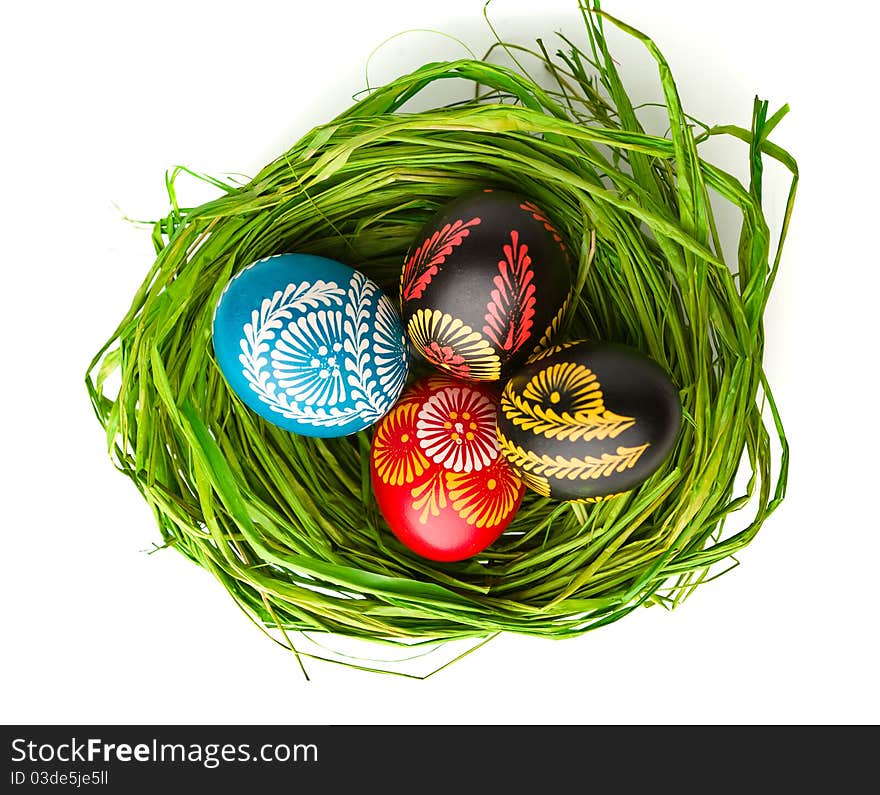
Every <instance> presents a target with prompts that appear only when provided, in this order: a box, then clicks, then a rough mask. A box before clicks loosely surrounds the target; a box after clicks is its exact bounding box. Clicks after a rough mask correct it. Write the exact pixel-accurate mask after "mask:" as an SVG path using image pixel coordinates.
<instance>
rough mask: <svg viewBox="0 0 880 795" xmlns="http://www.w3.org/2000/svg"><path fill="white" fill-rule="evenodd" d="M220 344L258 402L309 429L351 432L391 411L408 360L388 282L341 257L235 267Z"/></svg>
mask: <svg viewBox="0 0 880 795" xmlns="http://www.w3.org/2000/svg"><path fill="white" fill-rule="evenodd" d="M213 337H214V352H215V356H216V358H217V363H218V364H219V366H220V369H221V371H222V372H223V375H224V376H225V378H226V380H227V382H228V383H229V385H230V387H231V388H232V389H233V391H234V392H235V393H236V394H237V395H238V396H239V397H240V398H241V399H242V400H243V401H244V402H245V403H246V404H247V405H248V406H249V407H250V408H252V409H253V410H254V411H256V412H257V413H258V414H259V415H260V416H262V417H263V418H265V419H267V420H269V421H270V422H272V423H274V424H276V425H279V426H280V427H282V428H285V429H286V430H289V431H293V432H294V433H300V434H303V435H306V436H324V437H327V436H345V435H348V434H350V433H355V432H357V431H360V430H363V429H364V428H366V427H368V426H369V425H372V424H373V423H374V422H376V421H377V420H378V419H379V418H380V417H382V416H383V415H384V414H385V413H386V412H387V411H388V410H389V409H390V408H391V406H392V405H394V402H395V401H396V400H397V398H398V397H399V396H400V393H401V391H402V390H403V386H404V384H405V382H406V376H407V372H408V369H409V362H408V357H407V345H406V338H405V335H404V331H403V326H402V325H401V322H400V318H399V317H398V315H397V312H396V311H395V309H394V306H393V304H392V303H391V301H390V300H389V298H388V296H387V295H385V294H384V293H383V292H382V291H381V290H380V289H379V286H378V285H377V284H376V283H375V282H374V281H373V280H372V279H369V278H367V277H366V276H364V275H363V274H362V273H360V272H358V271H355V270H353V269H352V268H349V267H348V266H346V265H343V264H342V263H340V262H336V261H334V260H330V259H327V258H325V257H318V256H314V255H311V254H279V255H275V256H272V257H267V258H265V259H262V260H259V261H257V262H255V263H254V264H253V265H249V266H248V267H247V268H245V269H244V270H243V271H242V272H241V273H239V274H238V275H237V276H235V277H234V278H233V279H232V280H231V281H230V283H229V284H228V285H227V287H226V289H225V290H224V291H223V294H222V295H221V297H220V300H219V302H218V304H217V309H216V311H215V313H214V323H213Z"/></svg>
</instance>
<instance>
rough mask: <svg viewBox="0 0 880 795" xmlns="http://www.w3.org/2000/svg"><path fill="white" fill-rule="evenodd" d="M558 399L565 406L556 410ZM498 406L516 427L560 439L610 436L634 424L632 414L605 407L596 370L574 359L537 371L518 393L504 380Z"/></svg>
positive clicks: (603, 437)
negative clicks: (565, 407)
mask: <svg viewBox="0 0 880 795" xmlns="http://www.w3.org/2000/svg"><path fill="white" fill-rule="evenodd" d="M560 403H562V404H565V405H567V407H568V410H564V411H558V410H557V409H556V408H555V406H556V405H557V404H560ZM501 410H502V412H504V416H505V418H506V419H508V420H509V421H510V422H512V423H513V424H514V425H516V426H517V427H518V428H522V429H523V430H526V431H531V432H532V433H534V434H538V435H540V434H543V435H544V436H545V437H547V438H548V439H559V440H561V441H566V440H567V441H571V442H576V441H579V440H581V439H583V440H584V441H591V440H593V439H609V438H610V439H614V438H616V437H617V436H618V435H619V434H621V433H623V431H625V430H627V429H628V428H632V427H633V426H634V425H635V424H636V421H635V419H634V418H633V417H624V416H621V415H620V414H615V413H614V412H613V411H610V410H608V409H606V408H605V402H604V398H603V396H602V387H601V384H600V383H599V380H598V379H597V378H596V374H595V373H593V371H592V370H590V369H589V368H588V367H585V366H584V365H582V364H575V363H574V362H562V363H559V364H554V365H551V366H549V367H546V368H545V369H543V370H541V371H539V372H538V373H537V374H535V375H534V376H532V378H530V379H529V381H528V382H527V383H526V385H525V388H524V389H523V391H522V396H519V395H518V394H516V392H515V391H514V390H513V389H512V385H511V383H508V385H507V387H505V389H504V393H503V394H502V396H501Z"/></svg>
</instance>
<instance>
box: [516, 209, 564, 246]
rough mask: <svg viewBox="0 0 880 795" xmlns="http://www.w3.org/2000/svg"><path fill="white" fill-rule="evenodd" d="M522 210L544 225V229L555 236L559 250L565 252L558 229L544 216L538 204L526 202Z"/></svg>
mask: <svg viewBox="0 0 880 795" xmlns="http://www.w3.org/2000/svg"><path fill="white" fill-rule="evenodd" d="M520 209H522V210H525V211H526V212H527V213H531V214H532V218H534V219H535V220H536V221H537V222H538V223H540V224H543V225H544V229H546V230H547V231H548V232H549V233H550V234H551V235H553V239H554V240H555V241H556V242H557V243H559V248H561V249H562V250H563V251H565V250H566V249H565V243H563V242H562V235H560V234H559V232H558V231H557V230H556V227H555V226H553V224H551V223H550V219H549V218H547V216H546V215H544V212H543V211H542V210H541V209H540V208H539V207H538V205H537V204H535V203H534V202H530V201H525V202H523V203H522V204H520Z"/></svg>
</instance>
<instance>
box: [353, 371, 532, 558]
mask: <svg viewBox="0 0 880 795" xmlns="http://www.w3.org/2000/svg"><path fill="white" fill-rule="evenodd" d="M497 409H498V398H497V397H496V396H495V394H494V393H493V392H492V391H490V390H489V389H487V388H485V387H482V386H480V385H478V384H474V383H467V382H464V381H459V380H457V379H454V378H450V377H448V376H436V375H432V376H428V377H427V378H423V379H422V380H421V381H419V382H417V383H416V384H414V385H413V386H411V387H410V388H409V389H408V390H407V391H406V392H404V393H403V395H402V396H401V397H400V400H398V402H397V404H396V405H395V406H394V408H393V409H391V411H389V412H388V413H387V414H386V415H385V416H384V417H383V418H382V419H381V420H380V421H379V423H378V424H377V425H376V429H375V431H374V433H373V442H372V445H371V448H370V473H371V477H372V482H373V492H374V493H375V495H376V501H377V502H378V504H379V509H380V510H381V511H382V515H383V516H384V517H385V519H386V521H387V522H388V526H389V527H390V528H391V531H392V532H393V533H394V535H396V536H397V538H399V539H400V541H401V542H402V543H404V544H405V545H406V546H408V547H409V548H410V549H411V550H413V551H414V552H416V553H418V554H419V555H422V556H423V557H425V558H429V559H430V560H438V561H453V560H463V559H464V558H469V557H471V556H472V555H476V554H477V553H478V552H481V551H482V550H484V549H485V548H486V547H487V546H489V545H490V544H491V543H492V542H493V541H495V539H497V538H498V536H500V535H501V533H502V532H504V529H505V528H506V527H507V526H508V525H509V524H510V520H511V519H513V516H514V514H515V513H516V511H517V509H518V508H519V505H520V502H522V496H523V492H524V491H525V486H524V485H523V483H522V481H521V480H520V479H519V477H517V475H516V474H515V473H514V471H513V469H512V468H511V467H510V465H509V464H508V463H507V461H506V460H505V459H504V457H503V456H501V455H500V453H499V448H498V437H497V434H496V431H495V428H496V412H497Z"/></svg>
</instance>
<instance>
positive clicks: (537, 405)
mask: <svg viewBox="0 0 880 795" xmlns="http://www.w3.org/2000/svg"><path fill="white" fill-rule="evenodd" d="M680 422H681V404H680V402H679V397H678V391H677V390H676V388H675V387H674V386H673V385H672V382H671V381H670V380H669V376H668V375H667V374H666V372H665V371H664V370H663V369H662V368H661V367H660V366H659V365H658V364H657V363H656V362H655V361H653V360H652V359H649V358H648V357H647V356H644V355H643V354H642V353H640V352H639V351H637V350H635V349H634V348H630V347H628V346H625V345H618V344H614V343H605V342H571V343H566V344H563V345H558V346H555V347H553V348H550V349H548V351H546V352H545V353H544V354H539V355H538V356H537V357H535V358H534V359H533V360H532V361H531V362H530V363H529V364H528V365H526V366H525V367H524V368H523V369H522V370H520V371H519V372H517V373H516V374H515V375H514V376H513V377H512V378H511V379H510V381H508V382H507V385H506V386H505V388H504V391H503V393H502V395H501V407H500V411H499V414H498V439H499V442H500V445H501V452H502V454H503V455H504V457H505V458H506V459H507V460H508V461H509V462H510V464H511V466H513V468H514V469H515V470H516V471H517V473H518V474H519V475H520V477H521V478H522V479H523V480H524V481H525V482H526V484H527V485H528V486H530V487H531V488H533V489H534V490H535V491H537V492H538V493H540V494H543V495H544V496H547V497H555V498H558V499H561V500H585V501H595V500H596V499H597V498H600V497H604V496H608V495H613V494H618V493H622V492H625V491H628V490H629V489H632V488H634V487H635V486H638V485H639V484H640V483H642V482H644V481H645V480H646V479H647V478H648V477H649V476H650V475H652V474H653V473H654V472H656V471H657V469H658V468H659V467H660V465H661V464H662V463H663V461H664V460H665V459H666V457H667V456H668V455H669V453H670V452H671V451H672V448H673V445H674V444H675V440H676V437H677V435H678V429H679V424H680Z"/></svg>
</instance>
